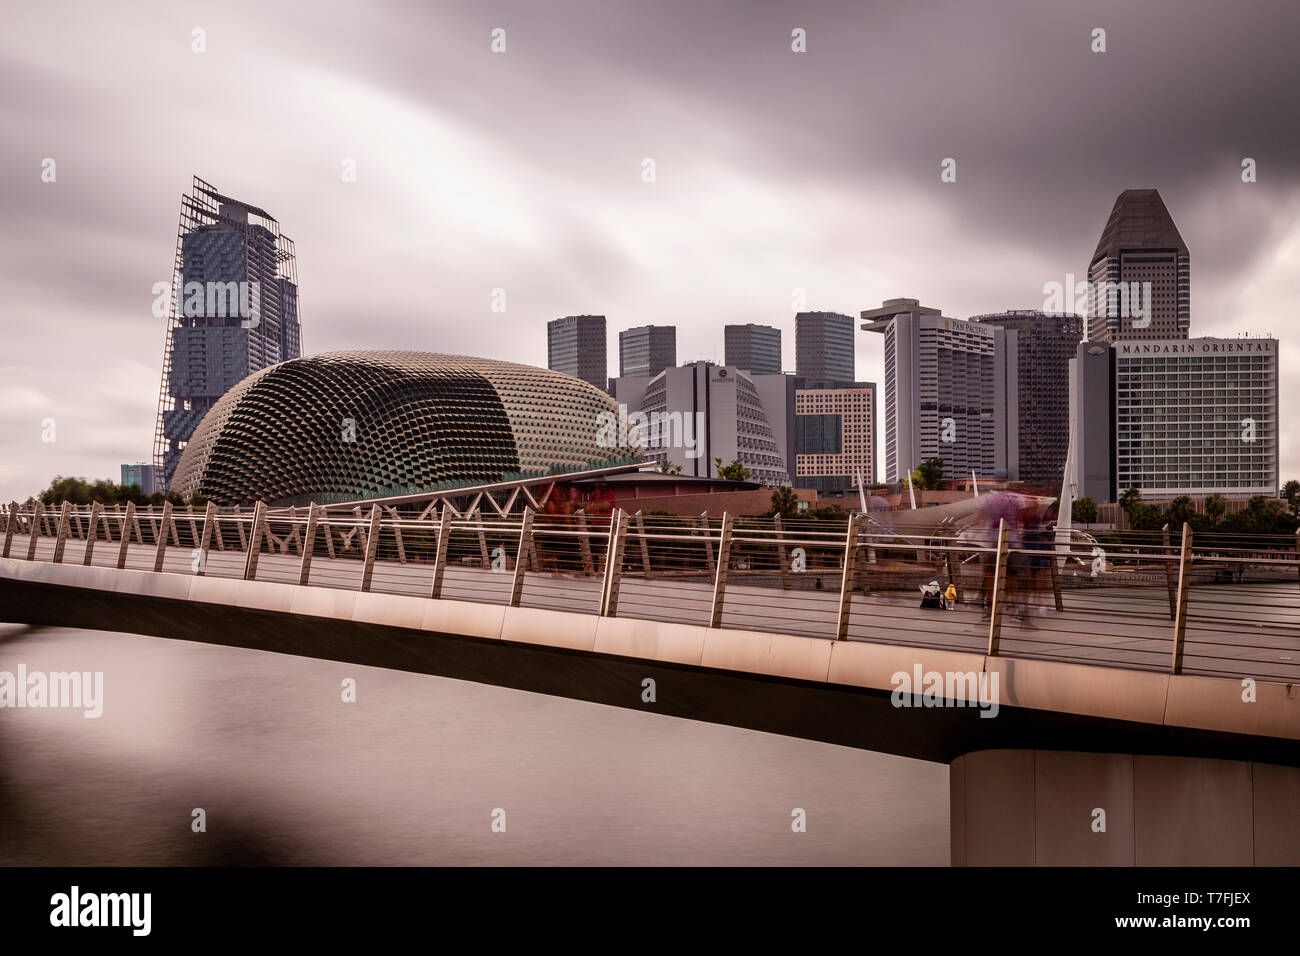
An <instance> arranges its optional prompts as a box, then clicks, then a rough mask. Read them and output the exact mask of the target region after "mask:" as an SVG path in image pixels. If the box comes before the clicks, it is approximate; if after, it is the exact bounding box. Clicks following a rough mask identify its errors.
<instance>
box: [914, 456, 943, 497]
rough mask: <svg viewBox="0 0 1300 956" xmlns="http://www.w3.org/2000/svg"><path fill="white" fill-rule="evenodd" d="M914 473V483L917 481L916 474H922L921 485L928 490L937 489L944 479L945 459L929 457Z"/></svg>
mask: <svg viewBox="0 0 1300 956" xmlns="http://www.w3.org/2000/svg"><path fill="white" fill-rule="evenodd" d="M912 474H913V478H912V481H913V483H915V482H916V481H917V478H916V475H920V483H921V487H922V488H924V489H925V490H926V491H935V490H937V489H938V487H939V484H940V482H942V481H943V459H942V458H927V459H926V460H925V461H923V462H921V464H920V465H918V466H917V469H916V471H915V472H913V473H912Z"/></svg>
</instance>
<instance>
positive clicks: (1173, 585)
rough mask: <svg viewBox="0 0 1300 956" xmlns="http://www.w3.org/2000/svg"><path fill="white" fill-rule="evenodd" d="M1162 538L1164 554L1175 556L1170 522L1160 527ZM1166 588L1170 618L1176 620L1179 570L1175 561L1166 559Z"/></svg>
mask: <svg viewBox="0 0 1300 956" xmlns="http://www.w3.org/2000/svg"><path fill="white" fill-rule="evenodd" d="M1160 538H1161V541H1162V542H1163V543H1164V549H1165V550H1164V555H1165V556H1166V557H1170V558H1172V557H1173V556H1174V551H1173V548H1171V547H1170V546H1169V523H1168V522H1166V523H1165V526H1164V527H1163V528H1161V529H1160ZM1163 563H1164V566H1165V590H1166V591H1168V592H1169V620H1171V621H1172V620H1174V619H1175V618H1176V617H1177V616H1178V571H1177V570H1176V569H1175V568H1174V562H1172V561H1165V562H1163Z"/></svg>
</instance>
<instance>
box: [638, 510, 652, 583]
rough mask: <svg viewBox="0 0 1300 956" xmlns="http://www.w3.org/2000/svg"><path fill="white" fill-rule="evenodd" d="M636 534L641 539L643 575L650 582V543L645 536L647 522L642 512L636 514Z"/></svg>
mask: <svg viewBox="0 0 1300 956" xmlns="http://www.w3.org/2000/svg"><path fill="white" fill-rule="evenodd" d="M636 533H637V536H638V537H640V538H641V573H642V574H643V575H644V576H645V579H646V580H647V581H649V580H650V542H649V541H648V540H646V536H645V521H644V520H642V518H641V512H640V511H638V512H637V513H636Z"/></svg>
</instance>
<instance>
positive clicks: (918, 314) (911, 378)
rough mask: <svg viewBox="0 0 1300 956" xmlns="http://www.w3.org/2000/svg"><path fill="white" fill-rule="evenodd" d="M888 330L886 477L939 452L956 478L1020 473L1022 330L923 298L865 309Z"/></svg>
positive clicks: (901, 476)
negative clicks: (947, 312)
mask: <svg viewBox="0 0 1300 956" xmlns="http://www.w3.org/2000/svg"><path fill="white" fill-rule="evenodd" d="M862 318H863V320H864V324H863V326H862V328H863V329H864V330H866V331H870V332H878V333H881V334H882V335H884V337H885V348H884V358H885V456H884V457H885V480H886V481H890V482H898V481H904V480H905V479H906V478H907V476H908V475H909V474H911V472H912V470H913V469H915V468H916V467H917V466H918V465H920V464H921V463H922V462H923V461H926V460H928V459H931V458H939V459H942V460H943V463H944V474H945V475H946V476H948V477H953V478H962V477H968V476H969V475H970V474H971V473H972V472H973V473H974V474H975V475H976V477H977V478H979V477H983V478H989V479H1009V480H1018V479H1019V475H1020V469H1019V417H1018V407H1019V389H1018V384H1017V376H1018V361H1017V339H1018V333H1017V332H1016V331H1015V330H1014V329H1003V328H998V327H997V326H994V325H983V324H981V323H979V322H969V321H965V320H963V319H950V318H947V317H945V316H943V315H940V314H939V312H938V310H937V309H931V308H927V307H924V306H922V305H920V304H919V303H918V302H917V301H916V300H915V299H890V300H888V301H886V302H885V303H884V305H883V306H882V307H881V308H879V309H871V310H867V311H864V312H863V313H862Z"/></svg>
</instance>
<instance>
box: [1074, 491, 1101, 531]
mask: <svg viewBox="0 0 1300 956" xmlns="http://www.w3.org/2000/svg"><path fill="white" fill-rule="evenodd" d="M1070 517H1071V518H1072V519H1074V520H1075V521H1079V522H1082V523H1083V524H1092V523H1093V522H1094V521H1096V520H1097V502H1095V501H1093V500H1092V499H1091V498H1089V497H1088V496H1087V495H1084V496H1083V497H1082V498H1076V499H1075V500H1074V503H1073V504H1072V505H1071V506H1070Z"/></svg>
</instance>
